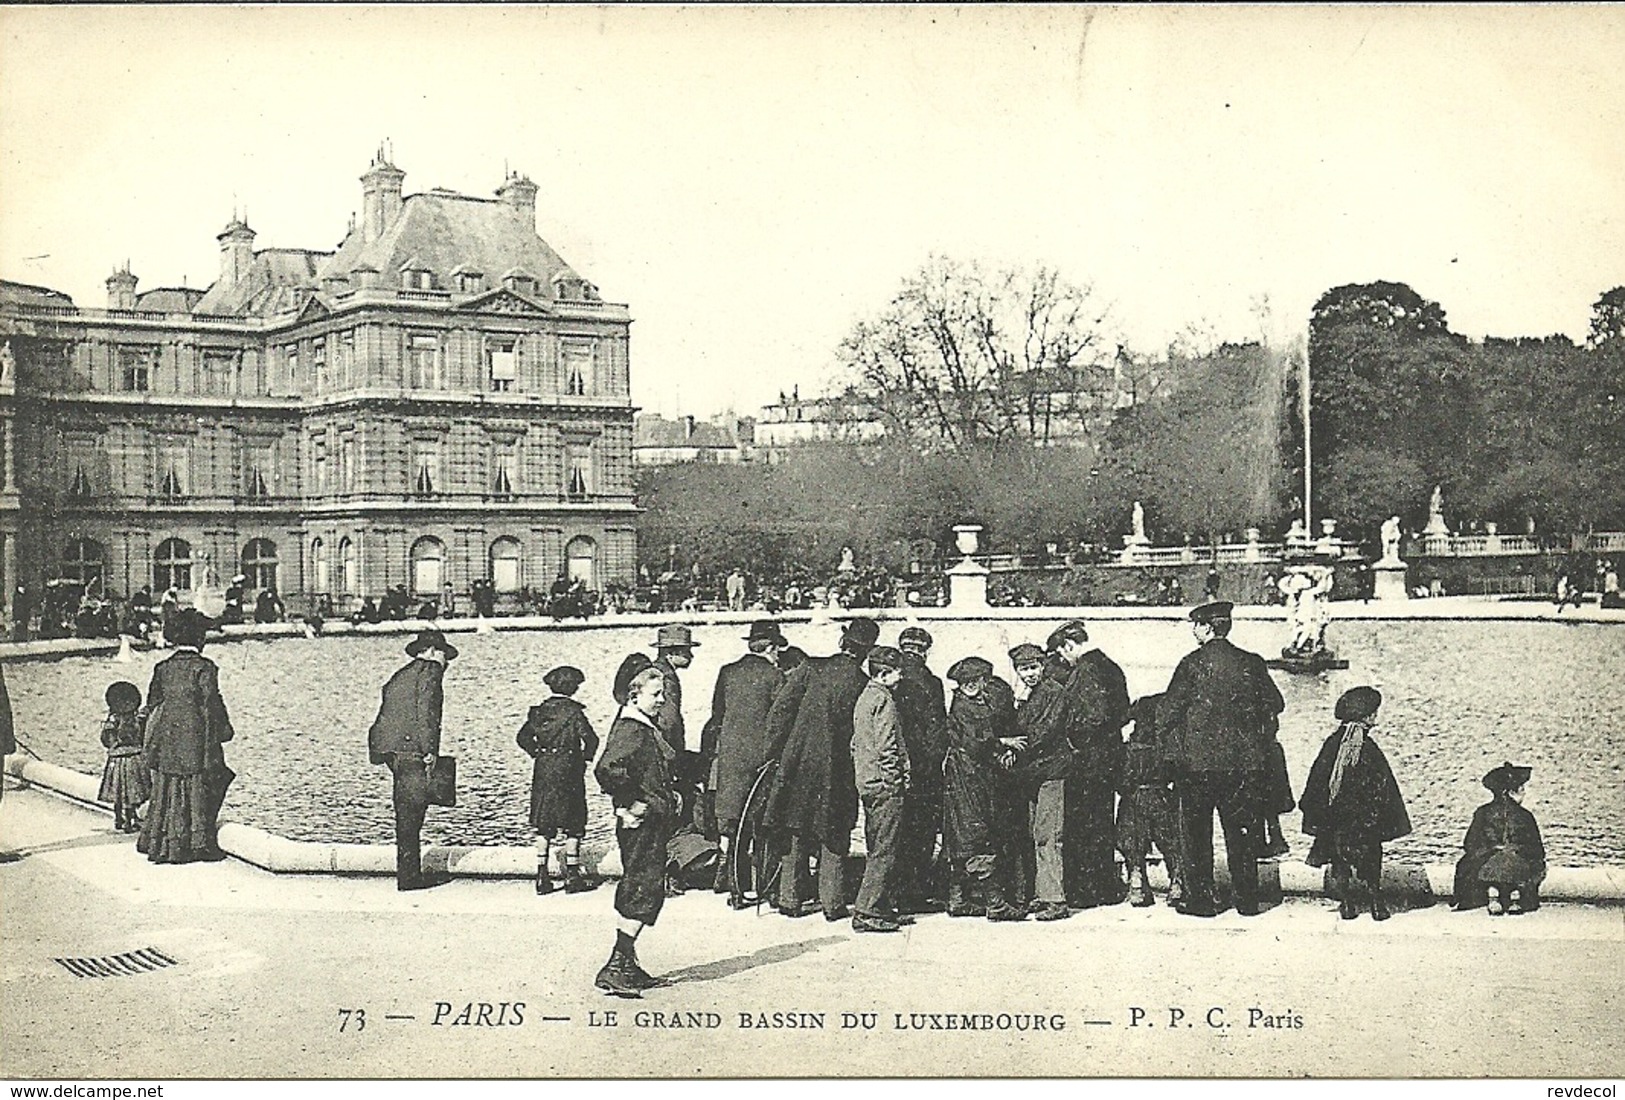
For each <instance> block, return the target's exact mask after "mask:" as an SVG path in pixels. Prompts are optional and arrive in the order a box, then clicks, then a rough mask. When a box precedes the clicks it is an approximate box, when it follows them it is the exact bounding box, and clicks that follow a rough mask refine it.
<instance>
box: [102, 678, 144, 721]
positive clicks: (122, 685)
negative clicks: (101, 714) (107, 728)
mask: <svg viewBox="0 0 1625 1100" xmlns="http://www.w3.org/2000/svg"><path fill="white" fill-rule="evenodd" d="M140 706H141V689H140V688H138V687H136V686H135V685H134V684H132V683H130V681H128V680H114V681H113V682H112V683H111V684H108V685H107V709H108V710H110V711H112V712H113V713H114V714H129V713H130V712H132V711H134V710H136V709H137V708H138V707H140Z"/></svg>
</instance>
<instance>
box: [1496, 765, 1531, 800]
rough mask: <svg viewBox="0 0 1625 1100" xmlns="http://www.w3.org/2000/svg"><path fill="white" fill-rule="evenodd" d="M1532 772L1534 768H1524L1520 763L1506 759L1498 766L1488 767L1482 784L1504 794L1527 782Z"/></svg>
mask: <svg viewBox="0 0 1625 1100" xmlns="http://www.w3.org/2000/svg"><path fill="white" fill-rule="evenodd" d="M1533 774H1535V769H1534V768H1526V767H1524V766H1523V765H1521V764H1514V763H1512V762H1510V761H1508V762H1507V763H1505V764H1502V765H1501V766H1500V767H1499V768H1491V769H1490V773H1489V774H1488V775H1486V776H1485V777H1484V786H1486V787H1488V788H1489V789H1490V790H1492V791H1494V792H1495V793H1496V794H1505V793H1506V792H1508V791H1515V790H1517V789H1518V788H1519V787H1521V786H1523V785H1524V784H1525V783H1527V782H1529V777H1530V776H1531V775H1533Z"/></svg>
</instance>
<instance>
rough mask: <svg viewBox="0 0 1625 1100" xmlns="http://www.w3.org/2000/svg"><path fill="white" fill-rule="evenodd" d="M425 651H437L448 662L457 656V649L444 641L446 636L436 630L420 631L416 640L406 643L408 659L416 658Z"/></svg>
mask: <svg viewBox="0 0 1625 1100" xmlns="http://www.w3.org/2000/svg"><path fill="white" fill-rule="evenodd" d="M425 649H438V650H439V651H440V652H442V653H444V654H445V655H446V660H448V661H450V660H452V659H454V658H455V657H456V656H457V647H456V646H454V645H452V644H451V643H450V642H448V641H446V636H445V635H444V634H442V633H440V631H438V630H420V631H418V636H417V637H416V638H413V639H412V640H411V641H410V642H407V643H406V655H407V656H408V657H416V656H417V655H418V654H419V653H422V652H423V651H424V650H425Z"/></svg>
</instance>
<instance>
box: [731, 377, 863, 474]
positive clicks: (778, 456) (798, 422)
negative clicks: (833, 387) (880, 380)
mask: <svg viewBox="0 0 1625 1100" xmlns="http://www.w3.org/2000/svg"><path fill="white" fill-rule="evenodd" d="M755 434H756V451H757V454H758V455H759V456H760V457H761V458H763V459H764V460H766V461H768V462H781V461H783V460H784V459H785V458H786V457H787V456H788V454H789V452H790V451H791V450H792V449H793V448H796V447H802V446H806V445H807V444H810V443H872V442H874V441H875V440H877V439H880V438H882V437H883V436H884V435H885V434H886V425H885V423H884V421H882V420H881V417H880V410H879V409H878V408H876V407H875V406H874V405H873V404H871V403H869V402H868V401H867V400H866V399H864V398H863V397H862V396H861V395H855V394H842V395H840V396H836V397H809V398H803V397H802V396H801V391H800V389H799V388H797V389H795V390H792V391H791V393H790V395H789V396H788V397H787V396H785V395H784V394H783V393H780V394H779V400H778V403H777V404H774V405H764V406H763V407H762V415H761V417H760V418H759V419H758V420H757V421H756V433H755Z"/></svg>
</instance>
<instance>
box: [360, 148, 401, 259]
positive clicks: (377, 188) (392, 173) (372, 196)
mask: <svg viewBox="0 0 1625 1100" xmlns="http://www.w3.org/2000/svg"><path fill="white" fill-rule="evenodd" d="M404 179H406V173H405V172H403V171H401V170H400V169H399V168H397V167H395V166H394V165H393V164H391V163H389V157H388V156H387V155H386V154H385V151H384V147H383V146H382V145H380V146H379V147H378V152H377V153H376V154H374V156H373V158H372V164H371V165H370V166H369V167H368V168H367V170H366V172H365V173H363V174H362V176H361V239H362V240H363V241H365V242H366V243H367V244H371V243H372V242H373V241H376V240H377V239H378V238H379V237H382V236H383V235H384V231H385V230H386V229H388V228H389V227H390V225H391V224H392V223H393V222H394V221H395V216H396V215H397V214H399V213H400V212H401V181H402V180H404Z"/></svg>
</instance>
